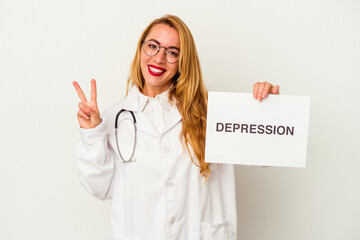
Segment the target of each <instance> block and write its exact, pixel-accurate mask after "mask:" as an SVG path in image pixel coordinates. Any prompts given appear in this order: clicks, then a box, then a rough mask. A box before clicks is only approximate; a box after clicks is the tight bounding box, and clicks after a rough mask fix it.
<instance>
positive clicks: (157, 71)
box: [148, 65, 166, 77]
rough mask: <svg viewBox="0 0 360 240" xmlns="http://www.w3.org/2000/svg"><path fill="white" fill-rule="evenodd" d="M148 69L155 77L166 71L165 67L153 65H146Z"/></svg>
mask: <svg viewBox="0 0 360 240" xmlns="http://www.w3.org/2000/svg"><path fill="white" fill-rule="evenodd" d="M148 69H149V73H150V74H151V75H153V76H156V77H158V76H161V75H163V74H164V73H165V72H166V69H164V68H161V67H157V66H154V65H148Z"/></svg>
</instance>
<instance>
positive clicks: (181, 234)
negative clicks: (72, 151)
mask: <svg viewBox="0 0 360 240" xmlns="http://www.w3.org/2000/svg"><path fill="white" fill-rule="evenodd" d="M138 94H139V91H138V90H137V89H136V88H135V87H133V88H132V89H131V91H130V92H129V94H128V96H127V97H126V98H125V99H123V100H122V101H120V102H118V103H115V104H114V105H112V106H111V107H109V108H108V109H107V110H106V111H105V112H104V113H103V114H102V119H103V122H102V123H101V124H100V125H99V126H97V127H96V128H94V129H80V133H81V138H82V142H81V143H80V144H79V146H78V148H77V151H76V155H77V163H78V166H79V169H80V182H81V183H82V185H83V186H84V187H85V189H86V190H87V191H88V192H89V193H90V194H92V195H94V196H96V197H97V198H100V199H103V200H105V199H112V212H111V225H112V233H111V239H112V240H130V239H131V240H163V239H164V240H165V239H176V240H177V239H179V240H228V239H229V240H235V239H236V238H237V237H236V236H237V231H236V228H237V214H236V201H235V179H234V168H233V165H227V164H219V165H216V164H212V166H211V169H212V172H211V174H210V177H209V179H208V181H207V182H206V183H204V179H203V177H201V176H200V173H199V168H198V167H196V166H195V165H194V164H193V163H192V161H191V159H190V157H189V153H188V152H187V151H184V149H183V146H182V144H181V142H180V140H179V135H180V132H181V128H182V124H181V115H180V114H179V112H178V109H177V108H176V106H175V105H172V107H171V108H170V110H169V113H170V114H169V116H170V117H169V118H168V119H167V121H166V122H165V124H164V131H163V133H162V134H159V133H158V132H157V131H156V129H155V128H154V126H153V125H152V124H151V122H150V121H149V119H147V117H146V115H145V114H144V113H143V112H142V111H141V107H140V100H139V96H138ZM120 109H127V110H131V111H133V112H134V114H135V117H136V120H137V143H136V150H135V155H134V157H135V159H136V161H132V162H129V163H123V162H121V160H120V157H119V153H118V151H117V147H116V140H115V134H114V122H115V116H116V114H117V112H118V111H119V110H120ZM129 116H130V114H129V113H122V115H121V117H120V119H123V118H130V117H129ZM120 125H121V126H122V128H121V131H120V132H119V133H118V136H119V146H120V148H121V153H122V154H123V155H126V156H124V157H125V158H128V156H129V155H130V154H129V153H130V152H131V150H132V143H133V135H134V133H133V129H132V124H131V122H129V121H124V122H122V124H120ZM219 151H221V149H219Z"/></svg>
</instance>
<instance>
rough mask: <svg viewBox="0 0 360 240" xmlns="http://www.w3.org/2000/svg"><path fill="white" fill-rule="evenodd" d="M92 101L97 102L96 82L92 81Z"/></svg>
mask: <svg viewBox="0 0 360 240" xmlns="http://www.w3.org/2000/svg"><path fill="white" fill-rule="evenodd" d="M91 101H94V102H96V81H95V79H91Z"/></svg>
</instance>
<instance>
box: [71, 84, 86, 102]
mask: <svg viewBox="0 0 360 240" xmlns="http://www.w3.org/2000/svg"><path fill="white" fill-rule="evenodd" d="M73 86H74V87H75V90H76V92H77V94H78V96H79V98H80V100H81V101H82V102H87V99H86V97H85V94H84V92H83V91H82V89H81V87H80V85H79V84H78V83H77V82H76V81H74V82H73Z"/></svg>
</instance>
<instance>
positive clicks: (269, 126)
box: [265, 125, 272, 134]
mask: <svg viewBox="0 0 360 240" xmlns="http://www.w3.org/2000/svg"><path fill="white" fill-rule="evenodd" d="M265 132H266V134H272V128H271V125H266V131H265Z"/></svg>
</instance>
